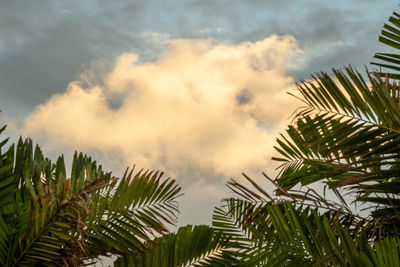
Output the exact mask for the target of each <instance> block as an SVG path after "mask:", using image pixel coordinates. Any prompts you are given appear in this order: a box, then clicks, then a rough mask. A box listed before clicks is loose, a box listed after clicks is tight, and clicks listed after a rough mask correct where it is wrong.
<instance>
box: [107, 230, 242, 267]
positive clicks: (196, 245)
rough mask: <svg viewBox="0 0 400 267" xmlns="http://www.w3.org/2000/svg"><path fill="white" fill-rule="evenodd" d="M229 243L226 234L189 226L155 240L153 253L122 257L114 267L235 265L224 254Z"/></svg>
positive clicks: (151, 245)
mask: <svg viewBox="0 0 400 267" xmlns="http://www.w3.org/2000/svg"><path fill="white" fill-rule="evenodd" d="M227 244H228V239H227V237H226V236H224V235H222V234H220V233H217V232H216V231H215V230H214V229H212V228H211V227H209V226H206V225H197V226H191V225H187V226H183V227H180V228H179V229H178V231H177V233H174V234H168V235H164V236H162V237H160V238H157V239H155V240H154V241H152V242H151V243H150V244H149V249H150V252H148V253H145V254H139V255H129V254H128V255H126V256H124V257H120V258H118V259H117V260H116V261H115V262H114V266H115V267H124V266H126V267H134V266H141V267H147V266H148V267H158V266H159V267H164V266H176V267H178V266H233V265H234V264H233V262H231V261H229V259H228V260H227V257H222V254H223V253H224V251H225V249H226V248H227V247H226V245H227Z"/></svg>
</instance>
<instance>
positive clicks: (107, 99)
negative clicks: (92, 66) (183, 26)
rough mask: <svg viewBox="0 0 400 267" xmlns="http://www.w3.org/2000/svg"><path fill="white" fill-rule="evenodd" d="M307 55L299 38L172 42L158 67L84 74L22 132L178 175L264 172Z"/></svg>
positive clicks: (134, 63)
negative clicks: (295, 62)
mask: <svg viewBox="0 0 400 267" xmlns="http://www.w3.org/2000/svg"><path fill="white" fill-rule="evenodd" d="M299 51H300V50H299V48H298V46H297V43H296V40H295V39H294V38H293V37H291V36H276V35H272V36H270V37H268V38H265V39H264V40H261V41H257V42H244V43H240V44H236V45H233V44H219V45H214V44H213V43H212V41H211V40H172V41H168V43H167V44H166V49H165V50H164V52H163V53H162V54H161V55H160V57H159V58H158V59H156V60H155V61H152V62H141V61H140V58H139V55H138V54H136V53H127V54H123V55H121V56H119V57H118V58H116V60H115V63H114V65H113V67H112V69H111V70H110V71H109V72H108V73H106V74H104V75H103V76H102V77H96V79H95V80H97V82H88V80H93V79H92V78H90V76H91V75H92V76H93V73H92V74H91V73H90V70H89V71H86V72H85V74H83V75H82V76H81V78H80V79H79V80H77V81H74V82H71V83H70V84H69V86H68V88H67V89H66V91H65V92H64V93H62V94H57V95H54V96H53V97H51V98H50V99H49V100H48V101H47V102H46V103H44V104H42V105H39V106H37V107H36V108H35V109H34V111H33V112H32V113H31V114H30V115H29V116H28V117H27V118H26V120H25V122H24V133H25V134H26V135H30V136H41V137H43V136H46V138H47V139H49V140H53V141H54V142H58V143H60V144H64V145H73V146H74V147H79V148H80V149H96V150H100V151H103V152H104V153H107V152H112V153H118V154H120V155H122V158H123V159H124V160H125V161H126V164H127V165H130V164H132V163H136V165H139V166H141V167H144V168H157V169H162V170H166V171H168V173H169V174H171V175H179V174H181V173H183V172H185V171H187V169H188V168H191V169H198V170H201V171H202V172H210V171H211V172H212V173H214V174H222V175H223V176H225V177H228V176H232V175H235V176H237V175H238V174H239V173H240V172H243V171H251V170H258V171H261V170H263V169H265V167H266V165H267V161H268V160H269V158H270V157H271V155H272V151H273V149H272V146H273V144H274V142H275V141H274V139H275V137H276V134H277V133H278V132H279V131H281V130H283V126H284V124H286V123H287V118H288V116H289V115H290V113H291V112H292V111H293V110H294V109H295V107H296V102H295V100H294V99H293V98H291V97H290V96H288V95H287V94H286V92H287V91H288V90H289V89H290V88H292V87H293V79H292V78H291V77H289V76H288V75H287V74H286V66H287V65H288V63H289V62H290V60H291V58H293V57H294V56H295V55H296V53H298V52H299ZM89 78H90V79H89Z"/></svg>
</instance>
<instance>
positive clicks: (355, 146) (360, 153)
mask: <svg viewBox="0 0 400 267" xmlns="http://www.w3.org/2000/svg"><path fill="white" fill-rule="evenodd" d="M389 22H390V23H391V24H390V25H389V24H386V25H385V26H384V29H383V31H382V35H381V37H380V40H381V41H382V42H383V43H384V44H387V45H389V46H390V47H392V48H396V49H400V15H399V14H397V13H394V15H393V17H391V18H390V20H389ZM375 58H376V59H378V60H380V61H379V62H375V63H374V64H376V65H378V66H380V67H383V68H390V69H391V71H393V70H395V71H399V70H400V55H399V54H398V53H397V54H395V53H393V54H389V53H378V54H376V55H375ZM333 74H334V75H333V77H331V76H329V75H328V74H327V73H324V72H322V73H319V74H317V75H315V76H313V79H312V80H311V81H307V82H302V83H300V84H298V85H297V89H298V94H296V95H294V96H295V97H297V98H298V99H299V100H300V101H301V102H302V104H303V106H302V107H300V108H299V109H298V110H297V111H296V112H295V115H294V117H293V123H292V124H291V125H290V126H289V127H288V129H287V130H286V133H285V134H282V135H281V136H280V137H279V138H278V139H277V145H276V147H275V148H276V150H277V151H278V152H279V154H280V156H279V157H276V158H274V160H276V161H278V162H280V163H281V165H280V167H279V169H280V172H279V175H278V177H277V178H276V179H275V180H273V179H271V178H269V177H268V176H267V175H266V174H264V177H265V178H266V180H268V181H269V183H270V184H272V185H273V186H274V187H275V193H274V194H271V193H268V192H267V191H266V190H265V189H263V188H262V187H261V185H259V184H257V183H256V182H255V181H254V180H253V179H251V178H250V177H247V176H245V178H246V179H247V180H248V181H249V182H250V184H251V186H247V185H244V184H243V183H239V182H237V181H235V180H232V181H230V182H229V183H228V186H229V187H230V188H231V189H232V191H234V192H235V193H236V194H237V197H234V198H230V199H227V200H226V201H225V204H226V205H225V207H223V208H217V209H216V210H215V213H214V218H213V226H214V227H215V228H216V229H219V230H220V231H221V232H223V233H226V234H227V235H231V236H232V237H233V238H232V239H231V240H230V242H231V246H232V247H235V251H236V252H237V254H236V259H237V260H238V262H239V263H240V265H241V266H263V265H267V266H302V265H308V266H310V265H312V266H400V257H399V252H400V251H399V249H400V243H399V242H400V239H399V237H400V236H399V233H400V232H399V231H400V213H399V211H400V209H399V208H400V198H399V196H400V109H399V103H400V87H399V85H398V80H397V79H398V78H400V76H399V75H398V74H396V73H393V72H392V73H389V74H385V72H384V71H382V70H380V71H375V72H373V73H370V72H368V71H367V73H366V75H365V76H363V75H361V74H360V73H359V72H357V71H356V70H354V69H352V68H351V67H348V68H345V69H344V70H337V69H334V70H333ZM329 194H330V195H331V197H330V198H327V196H326V195H329ZM362 207H364V208H365V210H364V211H361V212H359V211H360V209H361V208H362ZM231 254H232V253H231Z"/></svg>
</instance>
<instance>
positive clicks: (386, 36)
mask: <svg viewBox="0 0 400 267" xmlns="http://www.w3.org/2000/svg"><path fill="white" fill-rule="evenodd" d="M379 41H380V42H381V43H383V44H385V45H387V46H389V47H390V48H394V49H397V50H400V14H398V13H397V12H393V16H391V17H390V18H389V22H388V23H385V25H384V26H383V29H382V32H381V35H380V36H379ZM374 58H375V59H377V60H379V61H378V62H371V64H373V65H376V66H379V67H381V68H384V69H389V71H392V72H391V73H386V72H385V71H381V70H379V71H378V72H377V73H379V75H380V76H381V77H385V76H387V77H389V78H392V79H397V80H398V79H400V75H399V73H398V71H400V55H399V54H398V53H397V54H394V53H376V54H375V55H374ZM393 71H397V72H393Z"/></svg>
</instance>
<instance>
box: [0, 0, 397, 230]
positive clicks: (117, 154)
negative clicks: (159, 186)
mask: <svg viewBox="0 0 400 267" xmlns="http://www.w3.org/2000/svg"><path fill="white" fill-rule="evenodd" d="M398 9H399V3H398V2H397V1H372V0H370V1H369V0H364V1H361V0H351V1H350V0H347V1H312V0H299V1H289V0H279V1H278V0H269V1H261V0H246V1H244V0H242V1H239V0H231V1H226V0H186V1H177V0H162V1H161V0H160V1H156V0H148V1H133V0H131V1H103V0H97V1H95V0H87V1H73V0H72V1H61V0H43V1H37V2H33V1H11V0H10V1H8V0H2V1H0V110H1V111H2V112H1V113H0V123H1V125H4V124H7V125H8V130H7V132H6V134H5V136H11V137H12V140H14V141H15V140H16V138H17V137H18V136H19V135H22V136H23V137H31V138H32V139H33V140H34V141H35V142H38V143H39V144H40V145H41V147H42V148H43V150H44V153H45V154H47V155H48V156H49V157H50V158H52V159H55V158H56V156H57V155H60V154H64V155H65V157H66V158H67V159H68V158H69V159H70V158H71V157H72V154H73V152H74V151H75V150H78V151H82V152H84V153H87V154H89V155H92V156H93V157H94V158H96V159H98V161H99V162H101V163H103V166H104V167H105V169H107V170H111V171H113V173H114V175H117V176H118V175H121V174H122V173H123V171H124V170H125V168H126V167H128V166H132V165H133V164H135V165H136V168H137V169H141V168H145V169H156V170H161V171H164V172H165V176H166V177H169V176H171V177H172V178H174V179H176V180H177V181H178V183H179V184H180V185H182V187H183V192H184V193H185V195H184V196H183V197H181V199H180V210H181V215H180V221H179V224H180V225H185V224H189V223H190V224H209V223H210V222H211V216H212V210H213V208H214V207H215V206H217V205H220V200H221V199H222V198H224V197H228V196H231V195H232V194H231V193H229V191H228V190H227V189H226V187H225V183H226V182H227V181H228V180H229V179H230V178H237V179H240V177H241V173H242V172H245V173H247V174H249V175H251V176H252V177H253V178H254V179H256V180H257V181H259V182H260V183H264V184H265V186H268V184H267V183H266V182H265V181H264V180H262V178H261V175H260V174H261V172H262V171H265V172H267V173H269V174H271V176H273V175H274V174H275V173H276V171H275V167H276V166H277V165H276V163H274V162H272V161H271V157H272V156H273V155H275V152H274V149H273V146H274V143H275V138H276V137H277V136H278V134H279V133H282V132H283V131H284V129H285V127H286V125H287V124H288V123H290V120H289V117H290V115H291V114H292V113H293V112H294V111H295V109H296V107H298V106H299V103H298V102H297V101H296V99H294V98H293V97H290V96H289V95H288V94H287V92H288V91H291V90H294V88H295V83H296V82H299V81H302V80H308V79H310V77H311V74H313V73H316V72H318V71H322V70H323V71H328V72H329V71H330V70H331V68H332V67H339V68H340V67H343V66H347V65H349V64H351V65H352V66H354V67H356V68H358V69H360V70H363V69H364V67H365V66H369V62H370V61H371V60H372V57H373V55H374V53H375V52H380V51H382V50H383V49H384V48H383V46H382V45H380V44H379V43H378V35H379V33H380V29H381V28H382V26H383V24H384V23H385V22H386V21H387V19H388V18H389V16H390V14H391V13H392V12H393V11H398ZM5 136H4V137H5ZM4 137H3V138H4ZM3 138H2V139H3ZM67 162H68V160H67ZM69 163H70V160H69Z"/></svg>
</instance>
